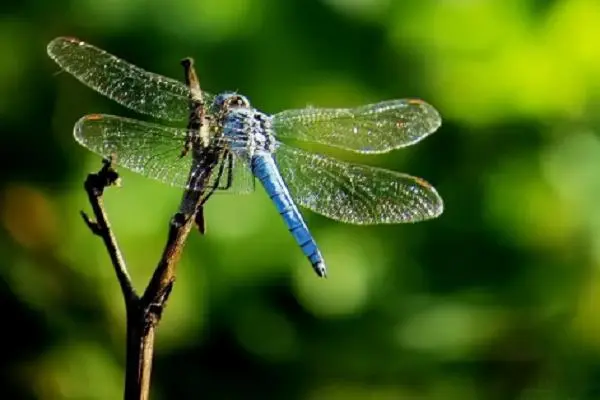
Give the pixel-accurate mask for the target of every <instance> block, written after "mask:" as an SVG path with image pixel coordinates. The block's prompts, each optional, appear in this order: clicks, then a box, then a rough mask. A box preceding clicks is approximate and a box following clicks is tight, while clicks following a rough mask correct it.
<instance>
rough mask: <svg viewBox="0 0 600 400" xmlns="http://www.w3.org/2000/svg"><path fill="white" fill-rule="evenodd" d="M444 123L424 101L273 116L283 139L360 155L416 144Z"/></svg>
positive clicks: (393, 101) (306, 110)
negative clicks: (323, 145)
mask: <svg viewBox="0 0 600 400" xmlns="http://www.w3.org/2000/svg"><path fill="white" fill-rule="evenodd" d="M441 124H442V119H441V117H440V114H439V113H438V112H437V110H436V109H435V108H433V107H432V106H431V105H429V104H427V103H425V102H424V101H422V100H417V99H403V100H389V101H384V102H381V103H377V104H369V105H365V106H361V107H357V108H305V109H301V110H287V111H282V112H280V113H278V114H276V115H274V116H273V128H274V129H275V134H276V135H277V137H279V138H289V139H295V140H302V141H307V142H315V143H321V144H325V145H328V146H333V147H339V148H342V149H345V150H350V151H354V152H359V153H385V152H388V151H390V150H393V149H398V148H401V147H405V146H409V145H411V144H414V143H416V142H418V141H420V140H421V139H423V138H425V137H426V136H428V135H430V134H431V133H433V132H435V131H436V130H437V129H438V128H439V127H440V125H441Z"/></svg>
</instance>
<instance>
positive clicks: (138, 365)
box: [81, 59, 218, 400]
mask: <svg viewBox="0 0 600 400" xmlns="http://www.w3.org/2000/svg"><path fill="white" fill-rule="evenodd" d="M182 65H183V67H184V69H185V76H186V83H187V85H188V87H189V88H190V101H189V103H190V117H189V122H188V138H187V140H186V143H185V149H184V151H183V152H182V157H183V156H191V157H192V160H193V162H192V169H191V170H190V174H189V180H188V188H190V189H188V190H186V191H185V192H184V194H183V197H182V199H181V203H180V205H179V210H178V212H177V213H175V215H174V216H173V217H172V218H171V222H170V226H169V233H168V236H167V243H166V245H165V248H164V250H163V253H162V256H161V258H160V261H159V262H158V265H157V267H156V269H155V271H154V273H153V275H152V278H151V279H150V282H149V283H148V286H147V287H146V290H145V291H144V294H143V295H142V296H141V297H140V296H139V295H138V294H137V293H136V292H135V290H134V288H133V285H132V283H131V278H130V277H129V274H128V272H127V267H126V265H125V261H124V259H123V256H122V255H121V252H120V250H119V248H118V246H117V242H116V239H115V236H114V234H113V233H112V230H111V228H110V225H109V222H108V217H107V215H106V211H105V209H104V205H103V201H102V195H103V193H104V189H105V188H106V187H108V186H112V185H114V184H116V183H117V182H118V179H119V177H118V174H117V172H116V171H115V170H114V168H113V167H112V162H111V161H110V160H105V161H104V165H103V167H102V169H101V170H100V171H99V172H98V173H96V174H90V175H88V178H87V179H86V182H85V190H86V192H87V194H88V198H89V200H90V204H91V206H92V210H93V212H94V215H95V217H96V220H95V221H93V220H91V219H90V218H89V217H88V216H87V215H86V214H85V213H83V212H82V213H81V214H82V217H83V219H84V221H85V223H86V224H87V226H88V227H89V228H90V230H91V231H92V233H94V234H95V235H97V236H100V237H101V238H102V239H103V241H104V245H105V247H106V249H107V251H108V253H109V256H110V258H111V261H112V263H113V267H114V269H115V272H116V275H117V278H118V280H119V284H120V286H121V291H122V293H123V298H124V300H125V308H126V312H127V356H126V357H127V359H126V370H125V394H124V398H125V400H141V399H143V400H146V399H148V398H149V393H150V378H151V371H152V358H153V354H154V337H155V334H156V328H157V326H158V323H159V322H160V318H161V316H162V312H163V310H164V308H165V306H166V302H167V300H168V298H169V295H170V293H171V290H172V289H173V284H174V282H175V273H176V267H177V264H178V262H179V259H180V257H181V253H182V251H183V247H184V244H185V241H186V239H187V237H188V235H189V233H190V231H191V229H192V227H193V225H194V224H197V225H198V228H199V230H200V232H202V233H203V232H204V218H203V214H202V213H203V209H202V205H203V204H204V202H205V201H206V200H207V199H208V197H209V196H210V194H212V190H210V188H209V187H207V185H208V182H209V178H210V176H211V174H212V170H213V168H214V166H215V164H216V160H218V155H217V154H216V152H214V151H213V149H211V148H208V147H206V146H204V147H203V146H201V145H200V144H202V143H203V142H202V140H203V138H205V137H207V136H206V135H207V133H206V132H207V131H206V129H208V124H207V123H206V121H205V115H204V101H203V98H202V92H201V90H200V84H199V81H198V78H197V76H196V73H195V71H194V69H193V61H192V60H191V59H185V60H183V61H182ZM189 152H191V153H192V154H188V153H189ZM205 189H208V190H205Z"/></svg>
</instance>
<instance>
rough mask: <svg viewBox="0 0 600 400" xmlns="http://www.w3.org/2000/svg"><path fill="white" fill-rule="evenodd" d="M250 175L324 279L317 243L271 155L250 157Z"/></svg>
mask: <svg viewBox="0 0 600 400" xmlns="http://www.w3.org/2000/svg"><path fill="white" fill-rule="evenodd" d="M252 173H253V174H254V176H255V177H256V178H258V180H259V181H260V183H262V185H263V187H264V188H265V191H266V192H267V194H268V195H269V198H270V199H271V201H273V203H274V204H275V207H277V211H278V212H279V214H280V215H281V216H282V217H283V220H284V222H285V224H286V225H287V227H288V230H289V231H290V233H291V234H292V235H293V236H294V239H295V240H296V242H297V243H298V245H299V246H300V248H301V249H302V252H303V253H304V254H305V255H306V256H307V257H308V259H309V260H310V263H311V264H312V266H313V268H314V270H315V272H316V273H317V274H318V275H319V276H321V277H324V276H325V275H326V273H327V270H326V268H325V262H324V260H323V256H321V252H320V251H319V248H318V247H317V243H316V242H315V240H314V239H313V237H312V235H311V234H310V232H309V230H308V227H307V226H306V223H305V222H304V219H303V218H302V215H301V214H300V211H299V210H298V207H296V204H294V202H293V200H292V198H291V196H290V193H289V191H288V189H287V186H286V185H285V183H284V182H283V179H282V178H281V175H280V174H279V170H278V169H277V166H276V164H275V160H274V159H273V157H272V156H271V154H269V153H266V152H258V153H256V154H255V155H254V156H253V157H252Z"/></svg>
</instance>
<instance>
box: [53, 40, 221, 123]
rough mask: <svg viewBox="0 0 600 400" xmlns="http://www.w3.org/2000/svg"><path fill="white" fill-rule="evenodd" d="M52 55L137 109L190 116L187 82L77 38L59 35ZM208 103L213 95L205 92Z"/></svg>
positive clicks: (176, 118) (179, 118)
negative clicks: (155, 72) (134, 63)
mask: <svg viewBox="0 0 600 400" xmlns="http://www.w3.org/2000/svg"><path fill="white" fill-rule="evenodd" d="M47 50H48V55H49V56H50V57H51V58H52V59H53V60H54V61H56V63H58V65H60V67H61V68H62V69H64V70H65V71H67V72H69V73H70V74H72V75H73V76H74V77H75V78H77V79H78V80H79V81H81V82H82V83H84V84H85V85H87V86H89V87H91V88H92V89H94V90H96V91H97V92H99V93H101V94H103V95H105V96H107V97H109V98H110V99H112V100H114V101H116V102H118V103H119V104H121V105H123V106H125V107H129V108H131V109H132V110H135V111H137V112H140V113H143V114H148V115H151V116H154V117H156V118H162V119H165V120H171V121H184V120H186V119H187V118H188V115H189V108H188V95H189V90H188V88H187V86H186V85H185V84H183V83H182V82H179V81H177V80H174V79H170V78H167V77H164V76H161V75H157V74H154V73H151V72H148V71H145V70H143V69H141V68H139V67H136V66H134V65H132V64H129V63H128V62H126V61H124V60H121V59H120V58H117V57H115V56H113V55H111V54H109V53H107V52H105V51H104V50H101V49H99V48H97V47H95V46H92V45H90V44H88V43H85V42H82V41H80V40H78V39H75V38H70V37H58V38H56V39H54V40H53V41H51V42H50V43H49V44H48V48H47ZM203 95H204V96H206V101H207V103H208V104H210V102H211V101H212V96H211V95H210V94H208V93H204V92H203Z"/></svg>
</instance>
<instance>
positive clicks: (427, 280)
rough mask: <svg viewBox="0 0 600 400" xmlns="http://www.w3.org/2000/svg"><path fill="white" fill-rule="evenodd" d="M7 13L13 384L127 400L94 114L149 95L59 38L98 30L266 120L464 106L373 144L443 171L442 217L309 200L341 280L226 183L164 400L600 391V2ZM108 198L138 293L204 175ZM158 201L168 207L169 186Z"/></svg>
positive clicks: (7, 376) (160, 364) (183, 287)
mask: <svg viewBox="0 0 600 400" xmlns="http://www.w3.org/2000/svg"><path fill="white" fill-rule="evenodd" d="M0 7H2V12H1V13H0V52H1V54H2V57H1V58H0V93H1V94H2V95H1V96H0V130H1V132H2V140H3V145H2V146H1V147H0V152H1V154H2V156H1V157H0V163H1V167H0V225H1V226H2V230H1V235H2V240H1V241H0V252H1V255H2V260H3V262H2V263H0V299H1V300H0V301H1V304H2V305H3V310H4V314H3V317H4V318H3V329H2V331H3V334H4V335H5V340H4V344H5V345H4V354H3V357H2V361H0V366H1V369H0V371H1V374H0V384H1V386H2V388H3V395H4V396H5V398H10V399H29V398H31V399H114V398H119V397H120V396H121V387H122V383H123V382H122V380H123V378H122V373H123V364H124V360H123V357H124V323H125V322H124V321H125V316H124V310H123V304H122V299H121V298H120V294H119V289H118V285H117V282H116V279H115V278H114V276H113V275H114V274H113V271H112V269H111V267H110V264H109V260H108V257H107V255H106V254H105V251H104V249H103V247H102V245H101V243H100V241H99V240H98V239H97V238H95V237H93V236H92V235H91V234H90V233H89V232H88V231H87V228H86V227H85V226H84V224H83V223H82V221H81V219H80V216H79V214H78V211H79V210H80V209H82V208H86V207H87V202H86V197H85V194H84V192H83V190H82V183H83V180H84V178H85V175H86V173H87V172H88V171H92V170H96V169H97V168H98V167H99V165H100V159H99V158H98V157H96V156H94V155H92V154H91V153H89V152H87V151H86V150H85V149H83V148H81V147H79V146H78V145H77V144H76V143H75V141H74V140H73V139H72V135H71V129H72V125H73V124H74V122H75V121H76V120H77V119H78V118H79V117H80V116H82V115H84V114H88V113H94V112H106V113H114V114H121V115H131V112H129V111H128V110H125V109H123V108H121V107H119V106H118V105H116V104H114V103H112V102H110V101H109V100H107V99H105V98H103V97H102V96H100V95H98V94H97V93H95V92H93V91H91V90H89V89H88V88H86V87H84V86H83V85H81V84H80V83H78V82H77V81H76V80H75V79H73V78H72V77H70V76H68V75H67V74H64V73H57V72H58V71H59V68H58V67H57V66H56V65H55V64H53V63H52V61H51V60H50V59H49V58H48V57H47V56H46V52H45V46H46V44H47V43H48V42H49V41H50V40H51V39H52V38H54V37H55V36H60V35H69V36H76V37H79V38H81V39H83V40H86V41H88V42H90V43H92V44H95V45H97V46H99V47H101V48H103V49H106V50H107V51H109V52H110V53H113V54H116V55H119V56H120V57H122V58H125V59H126V60H128V61H130V62H132V63H134V64H136V65H139V66H141V67H143V68H145V69H147V70H150V71H154V72H157V73H160V74H163V75H167V76H171V77H175V78H181V77H182V76H181V75H182V71H181V67H180V65H179V60H180V59H181V58H183V57H185V56H193V57H194V58H195V59H196V66H197V69H198V71H199V73H200V76H201V80H202V83H203V87H204V88H205V89H207V90H209V91H211V92H218V91H222V90H239V91H240V92H241V93H244V94H246V95H247V96H248V97H249V98H250V99H251V100H252V102H253V104H254V105H255V106H257V107H258V108H260V109H262V110H264V111H266V112H277V111H279V110H282V109H286V108H293V107H303V106H306V105H307V104H311V105H315V106H352V105H358V104H361V103H367V102H374V101H378V100H383V99H388V98H399V97H420V98H423V99H425V100H426V101H428V102H430V103H431V104H433V105H434V106H436V107H437V108H438V109H439V110H440V112H441V113H442V115H443V117H444V125H443V126H442V128H441V129H440V130H439V132H438V133H436V134H435V135H433V136H432V137H430V138H428V139H427V140H425V141H423V142H422V143H420V144H418V145H417V146H414V147H411V148H408V149H405V150H403V151H399V152H394V153H393V154H390V155H387V156H384V157H380V158H377V159H371V158H369V159H367V160H366V162H369V163H378V164H379V165H381V166H384V167H387V168H391V169H395V170H400V171H406V172H408V173H410V174H414V175H417V176H422V177H423V178H425V179H427V180H428V181H430V182H431V183H433V184H434V185H435V186H436V187H437V188H438V190H439V192H440V194H441V195H442V196H443V197H444V199H445V202H446V211H445V213H444V214H443V215H442V217H441V218H439V219H437V220H434V221H431V222H428V223H422V224H416V225H399V226H382V227H355V226H346V225H343V224H340V223H336V222H333V221H329V220H327V219H326V218H322V217H320V216H318V215H314V214H311V213H309V212H306V218H307V220H308V224H309V226H310V227H311V229H312V231H313V233H314V235H315V237H316V239H317V241H318V242H319V244H320V246H321V248H322V252H323V254H324V256H325V257H326V260H327V261H328V265H329V269H330V278H329V279H328V280H326V281H322V280H319V279H317V278H316V277H315V276H314V273H313V271H312V269H311V268H310V266H309V265H308V263H307V262H306V259H305V258H304V257H303V256H302V255H301V253H300V252H299V250H298V249H297V247H296V246H295V244H294V242H293V240H292V239H291V237H290V235H288V234H287V231H286V229H285V228H284V226H283V224H282V223H281V221H280V219H279V217H278V216H277V213H276V212H275V210H274V208H273V206H272V205H271V204H270V203H269V200H268V198H267V197H266V196H265V195H264V192H263V191H262V189H261V190H258V191H257V193H256V194H253V195H250V196H246V197H228V196H215V197H214V198H213V199H211V201H210V202H209V203H208V207H207V211H206V218H207V224H208V234H207V235H206V236H205V237H201V236H200V235H193V237H192V238H191V240H190V242H189V243H188V245H187V247H186V251H185V254H184V259H183V260H182V263H181V265H180V268H179V275H178V280H177V283H176V286H175V290H174V292H173V295H172V297H171V300H170V302H169V304H168V308H167V310H166V313H165V316H164V320H163V323H162V324H161V326H160V328H159V331H158V342H157V353H156V362H155V369H154V380H153V398H154V399H167V398H168V399H187V398H215V399H221V398H262V399H267V398H273V399H283V398H285V399H296V398H297V399H307V400H320V399H348V400H354V399H444V400H446V399H527V400H530V399H567V398H568V399H598V398H600V206H599V205H598V203H597V201H598V200H597V199H598V198H599V197H600V179H598V171H599V170H600V136H599V129H600V119H599V118H598V117H597V112H596V110H597V108H598V104H599V99H600V46H598V40H599V38H600V2H598V1H597V0H554V1H552V0H488V1H483V0H470V1H469V0H421V1H418V2H417V1H410V2H408V1H405V2H403V1H394V0H287V1H278V0H200V1H196V0H180V1H175V2H170V1H166V0H105V1H96V0H79V1H66V0H57V1H54V2H45V1H41V0H23V1H20V2H8V3H7V2H4V3H3V4H2V6H0ZM122 177H123V178H124V187H122V188H120V189H114V190H110V191H109V192H108V193H107V195H106V203H107V208H108V211H109V213H110V217H111V220H112V223H113V225H114V229H115V231H116V233H117V235H118V237H119V239H120V244H121V246H122V248H123V250H124V252H125V257H126V259H127V260H128V262H129V265H130V268H131V273H132V275H133V277H134V280H135V283H136V285H137V286H138V287H141V286H142V285H144V284H145V283H146V281H147V279H148V278H149V275H150V273H151V271H152V270H153V268H154V265H155V262H156V260H157V259H158V256H159V254H160V252H161V249H162V245H163V242H164V239H165V234H166V231H167V223H168V220H169V217H170V215H171V213H172V212H173V210H174V209H175V207H176V205H177V203H178V200H179V196H180V193H179V191H178V190H176V189H172V188H169V187H167V186H164V185H161V184H159V183H156V182H154V181H150V180H147V179H144V178H143V177H140V176H137V175H135V174H133V173H129V172H126V171H122ZM149 199H151V200H149Z"/></svg>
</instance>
